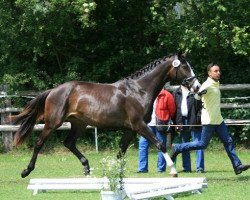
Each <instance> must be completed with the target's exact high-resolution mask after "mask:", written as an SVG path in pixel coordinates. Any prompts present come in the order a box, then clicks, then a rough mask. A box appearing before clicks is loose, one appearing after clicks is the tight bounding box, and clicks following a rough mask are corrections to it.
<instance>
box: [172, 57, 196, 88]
mask: <svg viewBox="0 0 250 200" xmlns="http://www.w3.org/2000/svg"><path fill="white" fill-rule="evenodd" d="M185 62H186V63H187V65H188V67H189V69H190V71H192V67H191V66H190V64H189V63H188V62H187V61H186V60H185ZM172 65H173V67H174V68H175V69H176V73H175V79H174V80H175V81H176V80H177V77H178V72H179V69H180V67H181V61H180V60H179V59H175V60H174V61H173V62H172ZM194 79H196V76H195V75H194V76H190V77H188V78H185V79H183V80H182V83H181V84H182V85H185V86H186V87H187V88H188V89H189V90H190V88H192V86H193V84H194V82H195V81H193V80H194ZM190 83H191V84H190Z"/></svg>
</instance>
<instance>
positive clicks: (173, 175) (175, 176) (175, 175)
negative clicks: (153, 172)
mask: <svg viewBox="0 0 250 200" xmlns="http://www.w3.org/2000/svg"><path fill="white" fill-rule="evenodd" d="M169 175H170V176H171V177H173V178H177V177H178V174H169Z"/></svg>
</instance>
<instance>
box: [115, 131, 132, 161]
mask: <svg viewBox="0 0 250 200" xmlns="http://www.w3.org/2000/svg"><path fill="white" fill-rule="evenodd" d="M135 136H136V135H135V134H134V133H133V132H132V131H129V130H125V131H124V132H123V135H122V138H121V141H120V144H119V147H120V149H119V152H118V154H117V158H121V157H122V156H124V154H125V153H126V151H127V149H128V146H129V144H130V142H131V141H132V140H133V139H134V138H135Z"/></svg>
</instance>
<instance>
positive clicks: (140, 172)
mask: <svg viewBox="0 0 250 200" xmlns="http://www.w3.org/2000/svg"><path fill="white" fill-rule="evenodd" d="M137 173H138V174H143V173H148V171H137Z"/></svg>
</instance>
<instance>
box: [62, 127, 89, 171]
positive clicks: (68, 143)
mask: <svg viewBox="0 0 250 200" xmlns="http://www.w3.org/2000/svg"><path fill="white" fill-rule="evenodd" d="M84 129H85V127H82V126H80V127H78V126H76V125H75V124H73V123H71V130H70V131H69V133H68V136H67V137H66V139H65V140H64V146H65V147H67V148H68V149H69V150H70V151H71V152H72V153H73V154H74V155H75V156H76V157H77V158H78V159H79V160H80V162H81V164H82V165H83V171H84V175H89V174H90V166H89V161H88V160H87V158H86V157H85V156H84V155H83V154H81V152H80V151H79V150H78V149H77V148H76V140H77V138H78V136H79V134H81V133H82V132H83V131H84Z"/></svg>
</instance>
